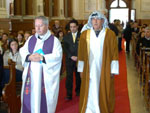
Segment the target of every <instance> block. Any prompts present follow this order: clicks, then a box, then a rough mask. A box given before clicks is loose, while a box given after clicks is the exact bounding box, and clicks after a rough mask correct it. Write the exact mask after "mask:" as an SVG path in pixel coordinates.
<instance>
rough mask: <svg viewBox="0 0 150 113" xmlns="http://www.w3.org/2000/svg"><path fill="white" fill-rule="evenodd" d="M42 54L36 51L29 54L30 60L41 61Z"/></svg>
mask: <svg viewBox="0 0 150 113" xmlns="http://www.w3.org/2000/svg"><path fill="white" fill-rule="evenodd" d="M41 58H42V55H40V54H38V53H35V54H32V55H30V56H29V60H30V61H32V62H39V61H41Z"/></svg>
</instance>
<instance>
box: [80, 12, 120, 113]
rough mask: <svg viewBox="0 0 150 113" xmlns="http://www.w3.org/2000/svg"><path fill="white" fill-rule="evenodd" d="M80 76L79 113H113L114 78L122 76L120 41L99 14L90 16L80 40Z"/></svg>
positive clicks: (95, 13)
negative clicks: (119, 56)
mask: <svg viewBox="0 0 150 113" xmlns="http://www.w3.org/2000/svg"><path fill="white" fill-rule="evenodd" d="M78 72H81V78H82V79H81V81H82V82H81V93H80V108H79V112H80V113H113V110H114V109H113V107H114V91H112V90H113V88H114V86H113V85H114V84H113V81H114V77H113V75H114V74H119V63H118V48H117V39H116V36H115V34H114V32H113V31H111V30H110V29H109V28H108V22H107V19H106V17H105V16H104V15H103V14H102V13H100V12H98V11H95V12H93V13H92V14H91V15H90V17H89V20H88V23H87V24H86V25H85V26H84V27H83V30H82V34H81V36H80V41H79V47H78ZM111 88H112V89H111ZM111 91H112V92H113V93H112V92H111ZM111 106H112V107H111Z"/></svg>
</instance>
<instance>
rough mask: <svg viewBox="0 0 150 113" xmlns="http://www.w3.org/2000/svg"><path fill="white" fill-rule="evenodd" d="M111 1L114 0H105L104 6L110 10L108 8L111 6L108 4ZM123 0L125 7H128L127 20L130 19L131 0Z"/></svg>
mask: <svg viewBox="0 0 150 113" xmlns="http://www.w3.org/2000/svg"><path fill="white" fill-rule="evenodd" d="M113 1H115V0H106V8H107V9H108V11H109V10H110V8H111V7H110V5H111V3H112V2H113ZM123 1H124V2H125V3H126V4H127V8H129V20H130V17H131V14H130V11H131V2H132V0H123ZM108 13H109V12H108ZM108 15H109V14H108Z"/></svg>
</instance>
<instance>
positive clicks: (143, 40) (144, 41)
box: [136, 27, 150, 55]
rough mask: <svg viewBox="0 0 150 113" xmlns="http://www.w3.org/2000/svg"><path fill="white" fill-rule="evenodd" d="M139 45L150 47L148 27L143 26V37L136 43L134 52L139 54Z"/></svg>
mask: <svg viewBox="0 0 150 113" xmlns="http://www.w3.org/2000/svg"><path fill="white" fill-rule="evenodd" d="M140 47H146V48H150V27H146V28H145V37H143V38H140V39H139V40H138V42H137V45H136V53H137V54H138V55H140Z"/></svg>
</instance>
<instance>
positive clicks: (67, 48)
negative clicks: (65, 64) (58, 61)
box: [63, 32, 80, 58]
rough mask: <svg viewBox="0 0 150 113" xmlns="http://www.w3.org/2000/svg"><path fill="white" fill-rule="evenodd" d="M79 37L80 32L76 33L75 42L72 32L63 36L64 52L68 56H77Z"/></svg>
mask: <svg viewBox="0 0 150 113" xmlns="http://www.w3.org/2000/svg"><path fill="white" fill-rule="evenodd" d="M79 38H80V33H79V32H78V33H77V35H76V40H75V43H74V42H73V37H72V33H71V32H70V33H68V34H67V35H65V37H64V38H63V45H64V52H65V53H66V57H67V58H71V57H72V56H77V53H78V42H79Z"/></svg>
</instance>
